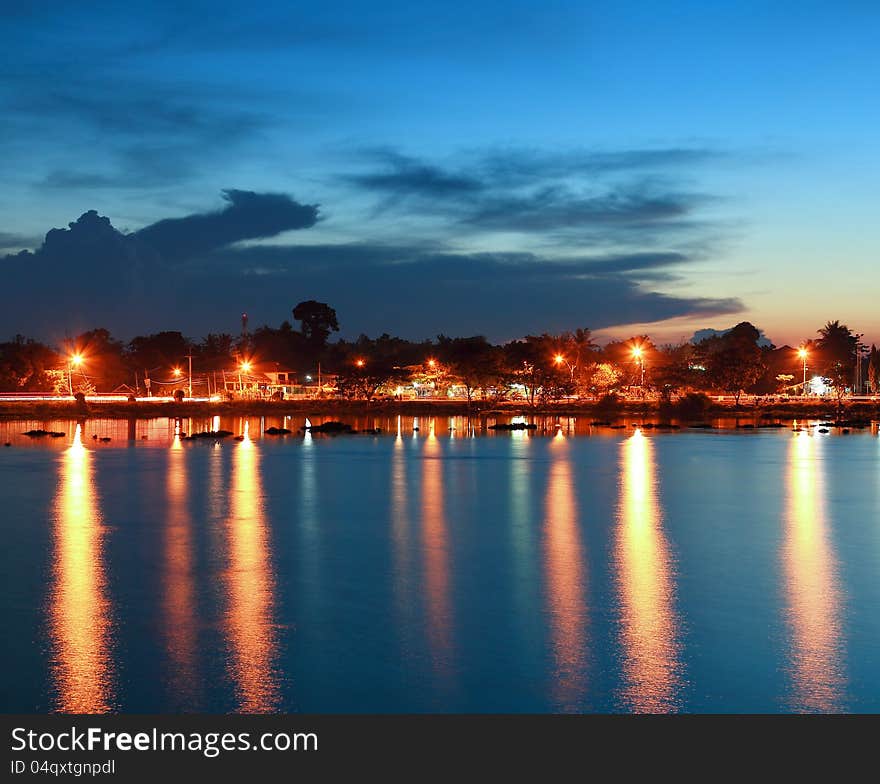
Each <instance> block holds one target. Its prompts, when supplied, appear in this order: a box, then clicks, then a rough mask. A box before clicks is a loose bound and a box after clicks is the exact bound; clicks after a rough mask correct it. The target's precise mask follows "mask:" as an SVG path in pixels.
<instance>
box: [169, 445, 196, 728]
mask: <svg viewBox="0 0 880 784" xmlns="http://www.w3.org/2000/svg"><path fill="white" fill-rule="evenodd" d="M166 484H167V487H166V489H167V494H168V505H167V511H166V518H165V520H164V529H165V564H164V566H165V572H164V578H163V581H162V582H163V585H162V587H163V605H164V614H165V619H164V623H163V629H164V631H165V637H166V646H167V651H168V667H167V678H168V683H169V687H170V688H169V689H168V698H169V699H170V700H171V701H172V702H173V703H174V705H175V707H176V708H177V709H179V710H190V711H191V710H194V709H195V707H196V706H197V705H199V702H200V697H199V693H198V692H199V689H198V684H199V675H198V671H197V661H198V649H197V639H196V632H197V628H198V627H197V618H196V596H195V571H194V570H195V567H194V564H193V560H194V552H193V530H192V529H193V521H192V519H191V518H190V515H189V509H188V497H187V461H186V453H185V452H184V449H183V444H182V443H181V442H180V436H179V434H178V435H177V437H176V438H175V439H174V441H173V442H172V444H171V449H170V450H169V451H168V471H167V474H166Z"/></svg>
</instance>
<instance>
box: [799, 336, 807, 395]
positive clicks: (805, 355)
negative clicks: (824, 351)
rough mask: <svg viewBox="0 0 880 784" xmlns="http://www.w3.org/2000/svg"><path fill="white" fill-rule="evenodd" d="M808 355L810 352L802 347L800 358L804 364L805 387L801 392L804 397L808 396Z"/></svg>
mask: <svg viewBox="0 0 880 784" xmlns="http://www.w3.org/2000/svg"><path fill="white" fill-rule="evenodd" d="M807 354H808V352H807V350H806V349H805V348H804V347H803V346H801V347H800V348H799V349H798V356H799V357H800V358H801V359H802V360H803V362H804V386H803V390H802V392H801V394H803V395H806V394H807Z"/></svg>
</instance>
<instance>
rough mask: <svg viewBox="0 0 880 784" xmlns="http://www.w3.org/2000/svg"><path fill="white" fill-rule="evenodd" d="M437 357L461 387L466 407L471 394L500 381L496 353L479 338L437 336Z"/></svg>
mask: <svg viewBox="0 0 880 784" xmlns="http://www.w3.org/2000/svg"><path fill="white" fill-rule="evenodd" d="M437 356H438V359H439V360H440V362H442V363H443V365H444V366H445V367H446V368H447V369H448V372H449V374H450V375H451V376H453V377H454V378H455V379H456V380H457V381H458V382H459V383H460V384H461V385H462V386H463V387H464V390H465V393H466V394H467V399H468V403H471V402H473V396H474V392H476V391H477V390H482V391H483V397H485V396H486V395H485V393H486V390H487V388H489V387H491V386H494V385H495V384H497V383H498V380H499V377H500V368H499V351H498V349H497V348H496V347H495V346H493V345H492V344H491V343H489V341H488V340H486V338H484V337H483V336H482V335H475V336H473V337H469V338H449V337H446V335H438V336H437Z"/></svg>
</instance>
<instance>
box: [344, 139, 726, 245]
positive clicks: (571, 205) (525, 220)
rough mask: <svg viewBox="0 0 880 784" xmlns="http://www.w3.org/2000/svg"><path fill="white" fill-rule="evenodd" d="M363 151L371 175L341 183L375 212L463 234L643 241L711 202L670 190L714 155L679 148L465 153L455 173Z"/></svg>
mask: <svg viewBox="0 0 880 784" xmlns="http://www.w3.org/2000/svg"><path fill="white" fill-rule="evenodd" d="M362 154H363V155H364V156H365V157H366V159H367V160H368V161H369V162H370V163H371V164H372V165H373V168H372V169H371V170H370V171H368V172H366V173H361V174H357V175H353V176H348V177H347V181H348V182H349V183H351V184H354V185H355V186H356V187H358V188H361V189H363V190H365V191H367V192H370V193H375V194H376V195H377V196H378V197H379V198H380V199H381V201H380V202H379V208H380V210H388V209H402V210H404V211H407V212H409V213H411V214H415V215H421V216H427V217H435V218H436V217H440V218H442V219H446V220H448V221H450V222H451V223H453V224H455V225H457V226H458V227H460V228H466V229H468V230H469V231H477V230H482V231H504V232H520V233H532V234H539V235H548V233H558V232H565V233H567V234H569V235H570V234H572V233H582V234H589V235H590V236H591V237H592V238H593V239H594V240H596V241H598V240H599V239H601V240H602V241H605V242H608V243H609V244H612V245H613V244H617V245H620V244H622V243H628V242H632V241H633V239H639V240H640V241H643V240H644V239H645V238H644V237H642V236H641V234H643V233H644V232H650V233H651V234H652V235H653V236H656V235H657V234H658V233H660V232H663V231H665V232H666V233H668V234H672V233H681V232H683V231H692V230H693V229H694V228H696V222H695V218H694V217H693V216H694V213H695V211H696V210H697V208H698V207H699V206H700V205H701V204H702V203H704V202H705V201H707V200H708V198H709V197H707V196H706V195H704V194H697V193H691V192H688V191H687V190H684V189H681V188H672V187H670V186H669V185H668V183H667V181H668V179H669V176H668V174H669V173H670V172H673V171H676V170H681V169H683V168H685V167H687V166H692V165H696V164H697V163H702V162H704V161H706V160H709V159H711V158H713V157H720V156H719V155H718V154H716V153H713V152H712V151H710V150H704V149H684V148H682V149H679V148H670V149H657V150H623V151H617V152H583V151H572V152H555V153H542V152H538V151H530V150H508V151H503V152H488V153H480V154H472V155H470V156H464V161H463V163H462V164H461V165H460V166H459V168H443V167H440V166H438V165H436V164H433V163H430V162H427V161H422V160H419V159H417V158H413V157H410V156H405V155H402V154H400V153H398V152H395V151H394V150H367V151H363V153H362ZM612 174H616V175H617V174H625V175H626V176H627V178H628V179H629V180H630V181H628V182H623V183H622V182H619V181H618V179H617V178H614V177H612V178H609V175H612ZM664 175H665V176H664ZM633 177H636V180H635V181H632V178H633ZM634 234H635V235H637V236H635V237H634V236H633V235H634Z"/></svg>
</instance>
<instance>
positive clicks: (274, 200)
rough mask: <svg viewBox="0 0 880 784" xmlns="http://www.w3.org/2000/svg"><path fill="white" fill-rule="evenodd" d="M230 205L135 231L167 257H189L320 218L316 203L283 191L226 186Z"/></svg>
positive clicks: (296, 226) (143, 240) (271, 234)
mask: <svg viewBox="0 0 880 784" xmlns="http://www.w3.org/2000/svg"><path fill="white" fill-rule="evenodd" d="M223 197H224V198H225V199H226V201H227V202H229V204H228V206H227V207H225V208H224V209H222V210H219V211H217V212H208V213H202V214H197V215H187V216H186V217H185V218H169V219H167V220H162V221H159V222H158V223H154V224H152V225H151V226H147V227H146V228H145V229H141V230H140V231H139V232H137V233H136V234H135V236H136V237H137V239H138V240H140V241H141V242H143V243H145V244H147V245H149V246H150V247H151V248H154V249H155V250H157V251H158V252H159V253H160V254H162V255H163V256H164V257H165V258H166V259H174V258H188V257H190V256H194V255H196V254H198V253H204V252H206V251H210V250H214V249H215V248H222V247H224V246H225V245H230V244H232V243H234V242H239V241H241V240H250V239H262V238H266V237H274V236H275V235H277V234H281V233H282V232H285V231H290V230H292V229H307V228H310V227H311V226H314V225H315V223H317V221H318V205H317V204H300V203H299V202H297V201H294V200H293V199H292V198H290V197H289V196H286V195H284V194H280V193H254V192H253V191H239V190H226V191H223Z"/></svg>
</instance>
